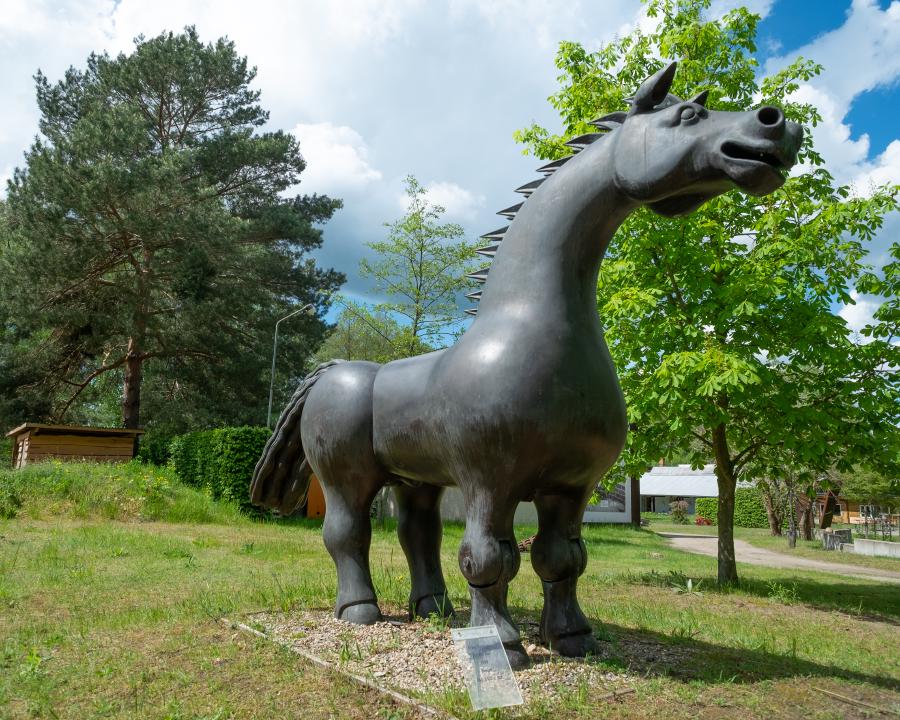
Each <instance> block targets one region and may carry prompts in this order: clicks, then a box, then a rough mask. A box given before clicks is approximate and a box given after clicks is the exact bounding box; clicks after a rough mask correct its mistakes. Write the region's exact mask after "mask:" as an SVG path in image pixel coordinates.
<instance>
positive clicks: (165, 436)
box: [137, 430, 174, 465]
mask: <svg viewBox="0 0 900 720" xmlns="http://www.w3.org/2000/svg"><path fill="white" fill-rule="evenodd" d="M173 437H174V435H173V433H171V432H166V431H165V430H151V431H149V432H148V433H147V434H146V435H143V436H141V440H140V447H139V448H138V453H137V459H138V460H140V461H141V462H143V463H150V464H151V465H166V464H168V462H169V446H170V445H171V443H172V438H173Z"/></svg>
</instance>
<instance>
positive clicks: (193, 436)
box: [169, 427, 271, 510]
mask: <svg viewBox="0 0 900 720" xmlns="http://www.w3.org/2000/svg"><path fill="white" fill-rule="evenodd" d="M270 433H271V431H270V430H269V429H268V428H264V427H225V428H218V429H216V430H200V431H198V432H192V433H187V434H186V435H179V436H177V437H175V438H173V439H172V442H171V443H170V444H169V463H170V464H171V465H172V467H173V468H174V469H175V472H176V473H177V475H178V477H179V479H180V480H181V481H182V482H183V483H185V484H187V485H192V486H194V487H198V488H202V489H203V490H205V491H206V492H208V493H209V494H210V495H212V497H214V498H223V499H225V500H232V501H234V502H236V503H238V504H239V505H240V507H241V508H242V509H244V510H249V509H251V507H252V506H251V504H250V492H249V490H250V477H251V476H252V475H253V468H254V467H255V466H256V461H257V460H259V457H260V455H262V451H263V447H264V446H265V444H266V440H268V439H269V435H270Z"/></svg>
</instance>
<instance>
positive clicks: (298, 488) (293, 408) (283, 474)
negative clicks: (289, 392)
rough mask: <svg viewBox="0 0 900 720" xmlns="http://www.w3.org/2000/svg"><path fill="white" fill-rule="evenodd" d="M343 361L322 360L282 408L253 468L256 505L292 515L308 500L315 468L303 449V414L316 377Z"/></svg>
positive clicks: (252, 483)
mask: <svg viewBox="0 0 900 720" xmlns="http://www.w3.org/2000/svg"><path fill="white" fill-rule="evenodd" d="M340 362H343V360H330V361H329V362H326V363H322V364H321V365H319V366H318V367H317V368H316V369H315V370H313V371H312V372H311V373H310V374H309V375H307V376H306V377H305V378H304V379H303V382H301V383H300V386H299V387H298V388H297V390H296V391H295V392H294V395H293V397H292V398H291V400H290V402H289V403H288V404H287V406H286V407H285V408H284V410H283V411H282V412H281V417H279V418H278V422H277V423H276V424H275V429H274V430H273V431H272V435H271V437H269V440H268V442H266V447H265V448H264V449H263V453H262V457H260V459H259V462H257V463H256V468H254V470H253V479H252V480H251V481H250V501H251V502H252V503H253V504H254V505H258V506H259V507H263V508H267V509H270V510H275V511H276V512H277V513H279V514H280V515H290V514H292V513H293V512H294V511H296V510H297V508H299V507H300V506H301V505H303V504H304V503H306V494H307V492H309V483H310V478H311V477H312V472H313V471H312V468H311V467H310V466H309V462H308V461H307V459H306V455H305V453H304V452H303V442H302V440H301V439H300V418H301V417H302V416H303V406H304V405H305V404H306V398H307V396H308V395H309V391H310V390H311V389H312V386H313V385H315V383H316V380H318V379H319V378H320V377H321V376H322V375H323V374H324V373H325V372H326V371H327V370H329V369H330V368H332V367H334V366H335V365H337V364H338V363H340Z"/></svg>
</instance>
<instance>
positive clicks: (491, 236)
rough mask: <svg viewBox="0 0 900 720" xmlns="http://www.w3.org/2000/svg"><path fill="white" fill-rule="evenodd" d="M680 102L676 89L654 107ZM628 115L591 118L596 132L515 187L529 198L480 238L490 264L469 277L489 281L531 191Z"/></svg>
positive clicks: (473, 311) (477, 297)
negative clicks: (500, 223) (515, 220)
mask: <svg viewBox="0 0 900 720" xmlns="http://www.w3.org/2000/svg"><path fill="white" fill-rule="evenodd" d="M625 102H626V103H628V104H629V105H631V103H632V98H626V99H625ZM680 102H683V101H682V99H681V98H679V97H678V96H677V95H673V94H672V93H668V94H667V95H666V97H665V99H664V100H663V101H662V102H661V103H659V104H658V105H656V106H655V107H654V110H661V109H662V108H666V107H669V106H670V105H674V104H676V103H680ZM628 115H629V113H628V112H624V111H619V112H613V113H609V114H608V115H604V116H603V117H599V118H597V119H596V120H591V121H590V122H589V123H588V125H592V126H594V127H595V128H597V131H596V132H590V133H585V134H583V135H578V136H577V137H573V138H571V139H570V140H567V141H566V142H565V143H564V144H565V145H566V146H567V147H570V148H572V154H571V155H566V156H565V157H561V158H559V159H558V160H552V161H551V162H548V163H547V164H546V165H541V167H539V168H538V169H537V172H539V173H541V174H542V175H543V177H540V178H538V179H536V180H532V181H531V182H527V183H525V184H524V185H522V186H521V187H518V188H516V189H515V190H514V192H517V193H521V194H522V195H524V196H525V199H524V200H523V201H522V202H520V203H518V204H516V205H511V206H510V207H508V208H504V209H503V210H501V211H500V212H498V213H497V214H498V215H500V216H502V217H505V218H508V219H509V225H504V226H503V227H501V228H497V229H496V230H492V231H491V232H489V233H485V234H484V235H482V236H481V237H480V238H479V239H480V240H485V241H486V243H487V244H486V245H485V246H484V247H480V248H478V249H477V250H476V251H475V252H476V253H478V254H479V255H482V256H484V257H486V258H488V264H487V265H485V266H484V267H483V268H481V269H479V270H476V271H475V272H472V273H469V274H468V275H466V277H467V278H469V280H472V281H473V282H476V283H478V284H480V285H483V284H484V283H486V282H487V278H488V273H489V272H490V269H491V263H492V262H493V260H494V256H495V255H496V254H497V251H498V250H499V249H500V243H502V242H503V236H504V235H505V234H506V231H507V230H509V228H510V225H512V221H513V219H514V218H515V217H516V214H517V213H518V212H519V211H520V210H521V209H522V206H523V205H525V203H526V202H527V201H528V199H529V198H530V197H531V195H532V194H533V193H534V192H535V191H536V190H537V189H538V188H539V187H540V186H541V183H543V182H544V180H546V179H547V178H548V177H550V176H551V175H552V174H553V173H555V172H556V171H557V170H559V169H560V168H561V167H562V166H563V165H565V164H566V163H567V162H569V160H571V159H572V158H573V157H575V156H576V155H577V154H578V153H580V152H581V151H582V150H584V149H585V148H586V147H587V146H588V145H591V144H593V143H595V142H597V141H598V140H602V139H603V138H604V137H606V136H607V135H609V134H610V133H612V131H613V130H616V129H617V128H619V127H621V126H622V125H623V124H624V123H625V121H626V120H627V118H628ZM466 297H467V298H468V299H469V300H472V301H473V302H480V301H481V290H474V291H472V292H470V293H466ZM465 313H466V315H472V316H473V317H474V316H475V315H477V314H478V308H477V307H471V308H468V309H466V310H465Z"/></svg>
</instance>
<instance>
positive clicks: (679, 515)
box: [669, 500, 688, 525]
mask: <svg viewBox="0 0 900 720" xmlns="http://www.w3.org/2000/svg"><path fill="white" fill-rule="evenodd" d="M669 510H670V511H671V515H672V522H674V523H677V524H678V525H687V524H688V504H687V502H686V501H685V500H675V501H673V502H670V503H669Z"/></svg>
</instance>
